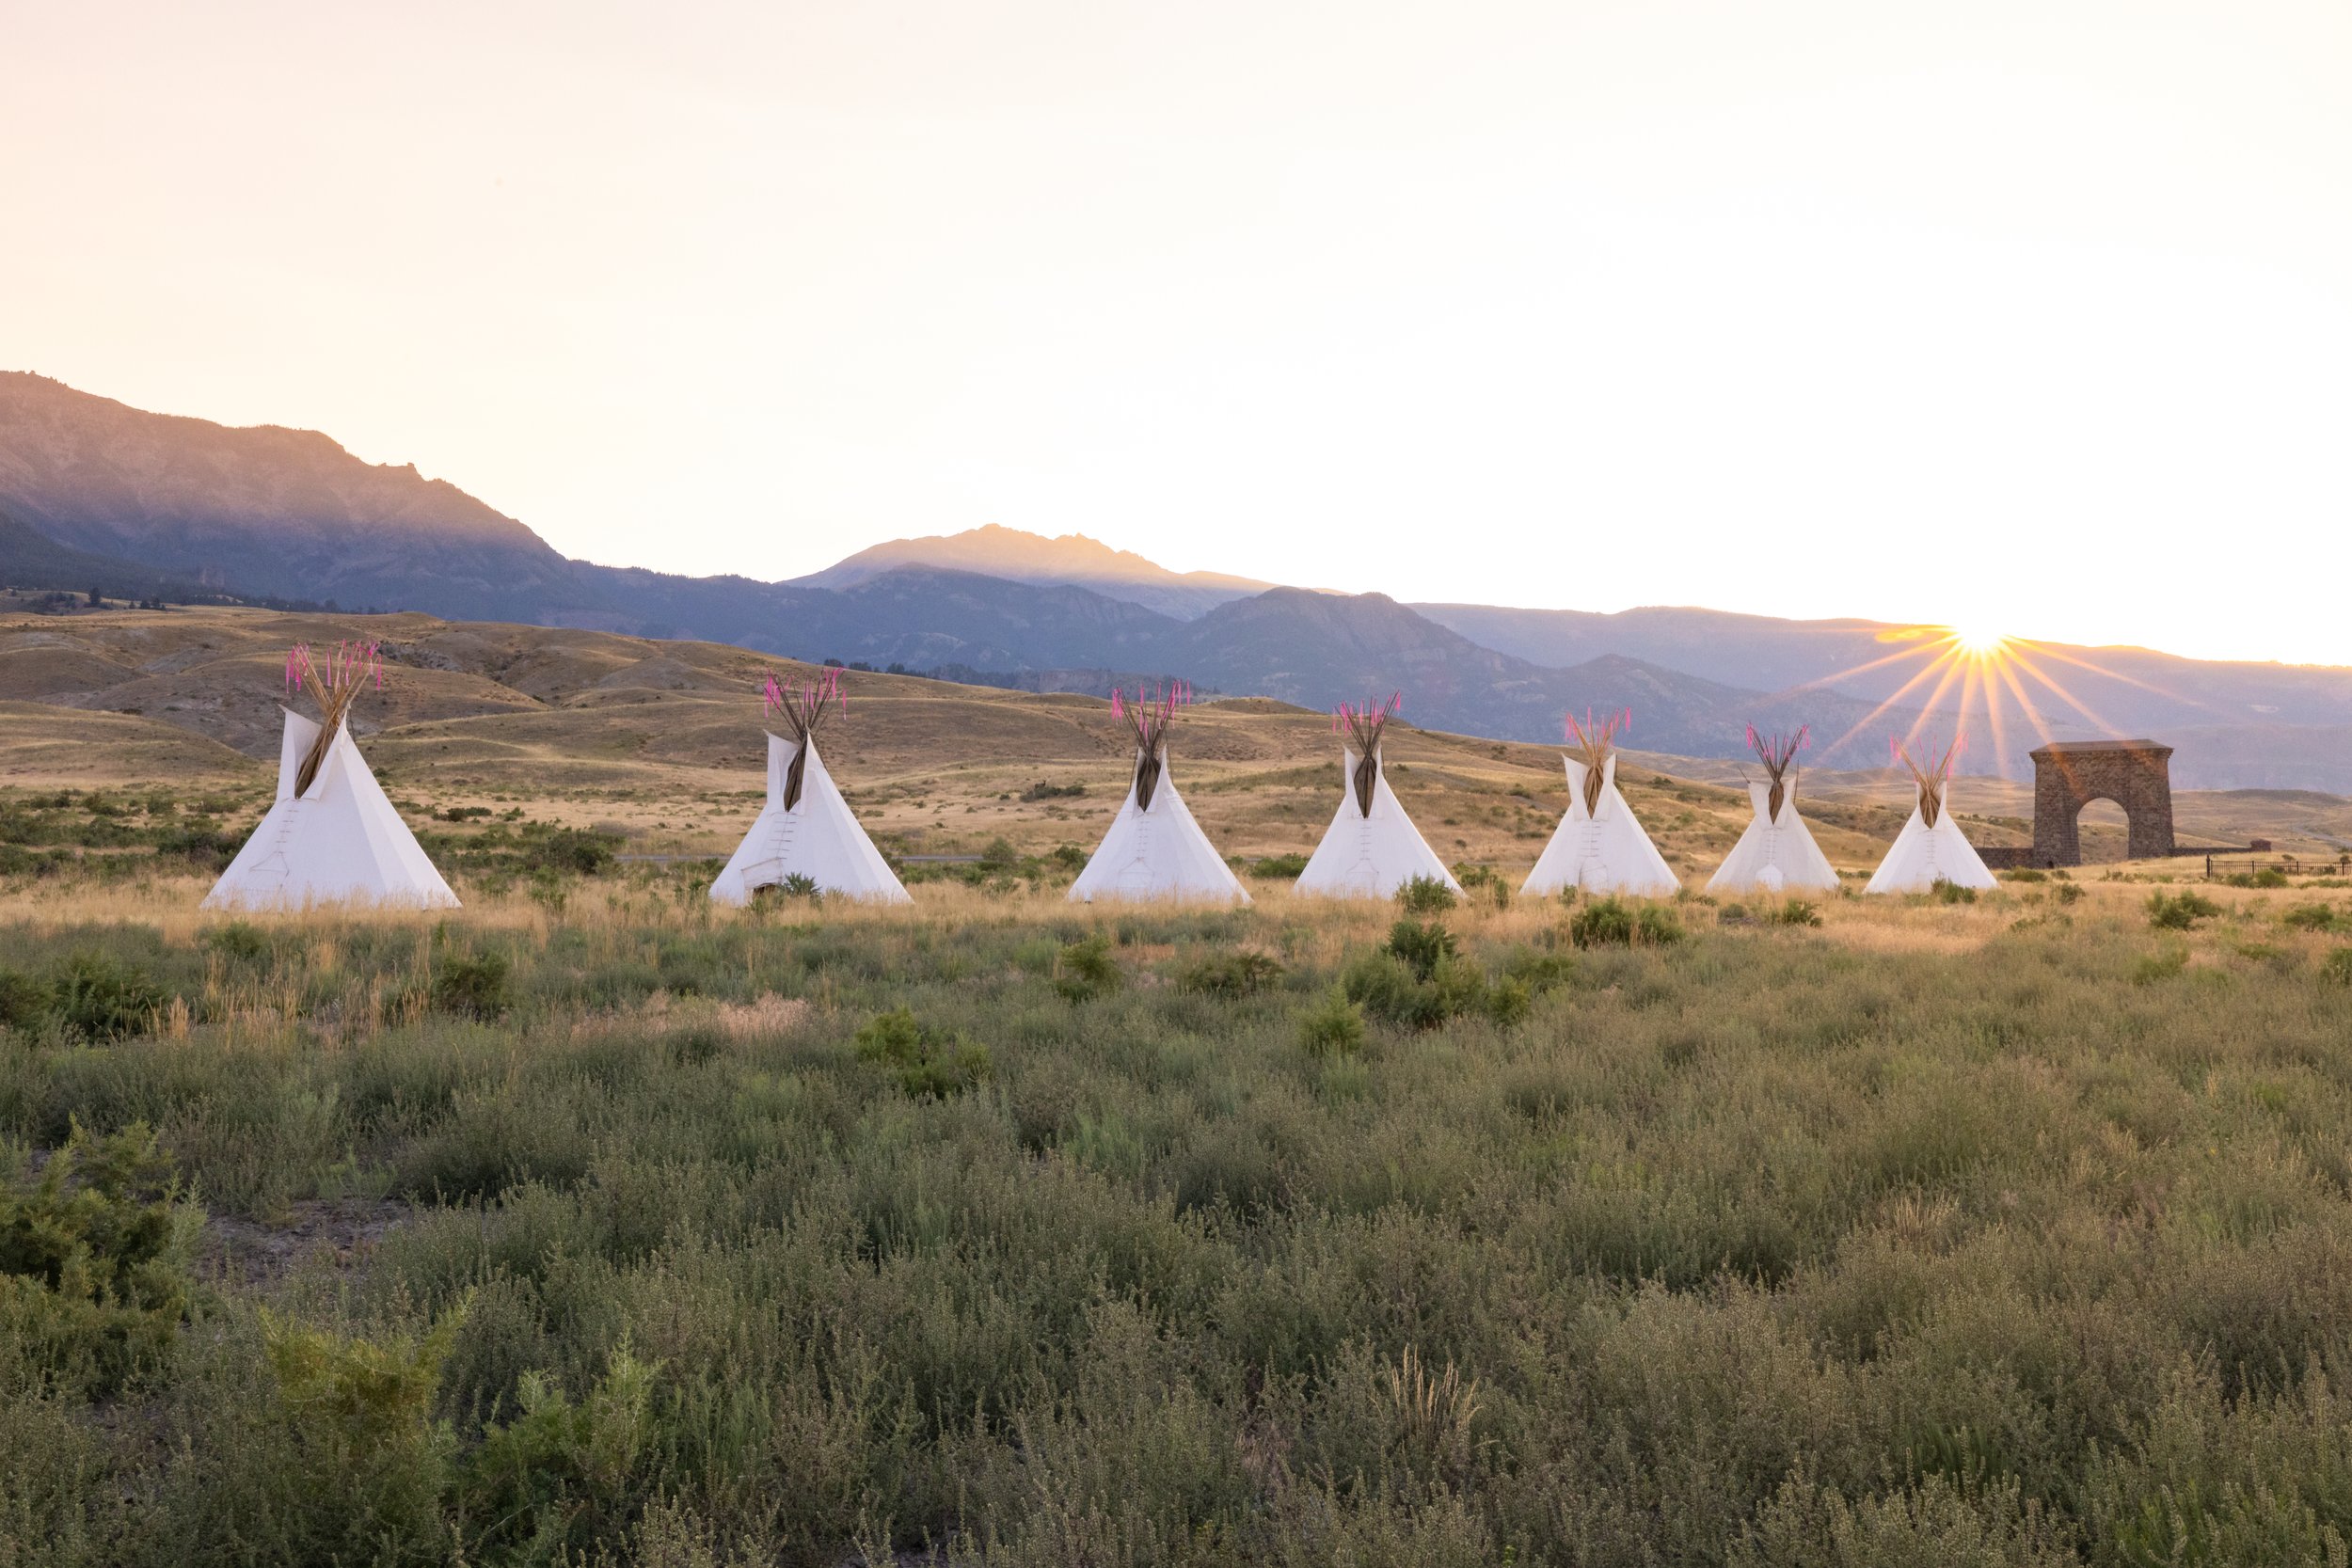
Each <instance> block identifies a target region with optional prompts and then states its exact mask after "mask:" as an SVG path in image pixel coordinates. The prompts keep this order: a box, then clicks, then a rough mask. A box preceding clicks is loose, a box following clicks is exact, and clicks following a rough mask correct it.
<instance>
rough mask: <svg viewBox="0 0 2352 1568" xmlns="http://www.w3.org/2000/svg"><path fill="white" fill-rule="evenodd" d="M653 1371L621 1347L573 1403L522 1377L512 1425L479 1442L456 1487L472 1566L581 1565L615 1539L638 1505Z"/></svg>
mask: <svg viewBox="0 0 2352 1568" xmlns="http://www.w3.org/2000/svg"><path fill="white" fill-rule="evenodd" d="M655 1370H656V1369H655V1367H654V1366H653V1365H652V1364H651V1363H648V1362H644V1361H640V1360H638V1359H637V1358H636V1357H634V1356H632V1355H631V1354H629V1353H628V1349H627V1348H626V1347H623V1348H622V1349H619V1350H616V1351H614V1352H613V1353H612V1359H611V1361H610V1363H609V1364H608V1365H607V1367H606V1370H605V1372H604V1375H603V1376H602V1377H600V1378H599V1379H597V1380H596V1386H595V1387H594V1388H593V1389H592V1390H591V1391H590V1392H589V1394H588V1397H587V1398H586V1399H584V1400H582V1401H580V1402H578V1403H574V1402H572V1401H571V1400H570V1399H568V1398H566V1397H565V1395H564V1391H563V1389H562V1387H561V1386H559V1385H558V1384H557V1383H556V1382H555V1380H554V1379H553V1378H551V1377H549V1376H548V1374H547V1373H546V1372H544V1371H529V1372H525V1373H524V1374H523V1375H522V1377H521V1379H520V1381H519V1383H518V1384H517V1386H516V1405H517V1407H518V1409H517V1413H516V1417H515V1418H514V1419H513V1420H511V1421H508V1422H506V1423H505V1424H503V1425H497V1426H492V1427H490V1428H489V1429H488V1430H487V1431H486V1432H485V1433H484V1434H483V1439H482V1444H481V1447H480V1448H478V1449H475V1450H474V1451H473V1452H472V1453H471V1454H469V1455H468V1456H467V1459H466V1462H465V1464H464V1466H463V1467H462V1470H461V1472H460V1475H459V1478H458V1517H459V1520H460V1525H459V1533H460V1534H461V1535H462V1536H464V1537H466V1538H467V1539H468V1541H469V1544H470V1546H471V1549H472V1552H473V1555H474V1557H475V1560H486V1561H516V1562H540V1561H547V1562H570V1561H574V1560H586V1555H587V1554H588V1553H589V1551H590V1549H591V1548H592V1547H594V1546H596V1544H598V1543H599V1542H606V1541H610V1540H611V1539H612V1538H613V1537H614V1536H616V1535H617V1533H618V1531H619V1528H620V1527H621V1526H622V1525H623V1524H625V1523H626V1522H627V1521H628V1519H629V1518H630V1517H631V1516H632V1515H633V1514H634V1513H635V1512H636V1511H637V1509H638V1508H639V1507H640V1506H642V1504H643V1503H644V1486H643V1483H642V1481H641V1480H640V1474H639V1472H640V1470H641V1468H642V1467H643V1465H644V1463H645V1461H646V1460H647V1459H648V1457H649V1456H651V1454H652V1453H653V1452H654V1449H655V1443H656V1440H657V1438H658V1437H659V1435H660V1433H659V1429H658V1426H657V1423H656V1418H655V1410H654V1392H655V1386H654V1374H655ZM599 1555H601V1554H599Z"/></svg>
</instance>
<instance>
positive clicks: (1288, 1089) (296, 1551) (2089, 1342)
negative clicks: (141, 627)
mask: <svg viewBox="0 0 2352 1568" xmlns="http://www.w3.org/2000/svg"><path fill="white" fill-rule="evenodd" d="M878 706H879V705H878ZM539 809H540V808H539V807H538V806H537V805H536V804H535V803H534V805H533V807H532V810H533V811H534V812H536V811H538V810H539ZM162 815H164V816H170V817H184V816H187V815H188V812H187V811H186V810H184V809H181V810H175V811H172V812H167V813H163V814H162ZM125 853H126V855H127V854H128V853H129V852H128V851H126V852H125ZM141 853H143V854H145V856H146V858H145V860H144V861H143V862H139V863H134V862H132V861H130V860H127V859H126V860H125V862H124V863H123V864H122V865H121V866H118V867H117V868H116V871H115V874H114V875H112V876H110V877H106V878H104V879H99V878H97V877H96V876H95V875H93V874H92V873H91V872H90V871H89V870H88V869H87V868H72V869H68V870H65V871H61V872H53V873H52V874H50V875H46V876H36V877H18V878H14V879H8V880H7V881H6V883H5V885H4V886H0V954H5V955H6V957H5V959H4V960H0V971H5V973H0V1008H5V1009H6V1012H5V1015H4V1016H5V1018H6V1021H7V1023H6V1028H5V1031H4V1033H5V1040H4V1041H0V1132H4V1133H5V1136H6V1138H7V1139H8V1150H9V1154H8V1158H9V1163H10V1164H11V1165H12V1167H13V1175H12V1176H11V1179H10V1185H11V1187H12V1189H13V1191H14V1193H15V1194H16V1196H14V1197H13V1198H12V1199H11V1200H10V1201H9V1206H8V1211H7V1215H6V1223H5V1224H0V1247H5V1248H6V1249H7V1257H8V1267H9V1269H10V1271H11V1273H12V1274H13V1275H15V1276H16V1277H13V1278H8V1279H5V1280H0V1285H4V1286H5V1287H6V1289H5V1291H0V1386H4V1387H5V1399H4V1400H0V1543H5V1545H4V1546H0V1551H4V1552H5V1554H6V1556H7V1558H8V1560H13V1561H40V1562H87V1563H149V1562H152V1563H215V1562H218V1563H228V1562H253V1561H328V1560H340V1561H348V1562H362V1561H364V1562H436V1561H453V1560H464V1561H467V1562H472V1563H519V1562H554V1561H568V1560H580V1561H593V1560H612V1561H632V1562H647V1563H660V1564H691V1563H722V1562H724V1563H754V1562H758V1563H771V1562H786V1563H824V1564H833V1563H841V1562H845V1561H857V1560H866V1561H879V1560H885V1559H886V1557H887V1554H888V1553H889V1552H890V1551H892V1550H894V1549H895V1550H898V1551H913V1550H916V1549H918V1548H921V1547H923V1546H925V1545H927V1544H929V1545H934V1546H944V1547H946V1548H947V1549H948V1551H949V1552H950V1554H951V1556H952V1560H956V1561H959V1562H962V1561H979V1560H987V1561H991V1562H1003V1563H1103V1562H1133V1563H1160V1562H1184V1563H1209V1562H1265V1561H1291V1562H1297V1563H1301V1564H1306V1563H1317V1564H1320V1563H1327V1562H1354V1563H1396V1564H1406V1563H1431V1562H1434V1563H1463V1564H1470V1563H1497V1562H1502V1561H1517V1562H1530V1563H1532V1562H1542V1563H1579V1564H1585V1563H1594V1564H1597V1563H1740V1564H1796V1563H1820V1562H1830V1563H1845V1564H1889V1565H1892V1564H1899V1563H1900V1564H1910V1563H1938V1564H1941V1563H1982V1564H1988V1565H1990V1564H1994V1563H2019V1562H2023V1563H2040V1564H2058V1563H2077V1562H2085V1563H2097V1564H2139V1563H2155V1562H2213V1563H2223V1562H2227V1563H2290V1562H2298V1563H2299V1562H2315V1561H2322V1560H2334V1559H2335V1558H2336V1557H2337V1556H2338V1555H2339V1554H2341V1553H2342V1552H2343V1550H2344V1531H2345V1530H2346V1529H2347V1528H2352V1446H2347V1444H2346V1442H2345V1438H2344V1433H2345V1432H2346V1431H2347V1425H2346V1415H2345V1410H2344V1405H2343V1404H2342V1403H2341V1402H2340V1398H2341V1397H2340V1396H2339V1395H2338V1394H2337V1393H2336V1391H2335V1383H2336V1382H2337V1381H2338V1380H2339V1379H2340V1377H2341V1376H2342V1372H2343V1368H2344V1366H2345V1364H2346V1363H2345V1357H2346V1355H2347V1354H2352V1193H2348V1189H2352V1163H2347V1155H2346V1150H2347V1148H2352V1068H2348V1067H2347V1056H2346V1046H2347V1043H2352V984H2347V982H2352V895H2347V893H2346V892H2345V891H2344V890H2343V889H2341V888H2330V887H2324V886H2322V887H2304V888H2296V889H2284V890H2276V891H2251V890H2248V891H2240V890H2222V891H2220V892H2218V893H2217V894H2216V895H2214V896H2215V900H2216V905H2217V912H2215V913H2212V914H2209V915H2199V914H2196V913H2194V912H2190V913H2188V914H2187V915H2186V916H2185V924H2183V925H2182V926H2181V927H2180V928H2157V927H2152V925H2151V921H2150V916H2149V911H2148V910H2147V908H2146V906H2145V903H2144V900H2145V899H2146V898H2148V897H2149V896H2150V894H2151V889H2150V888H2149V887H2148V886H2146V885H2143V884H2138V883H2128V882H2122V881H2103V880H2096V879H2090V880H2084V881H2079V882H2069V881H2051V882H2042V883H2026V884H2017V885H2015V886H2013V887H2012V888H2011V889H2010V890H2009V891H2007V892H2004V893H2001V894H1998V895H1988V896H1985V897H1981V898H1979V899H1978V900H1976V901H1974V902H1963V903H1948V904H1947V903H1941V902H1936V901H1933V900H1926V899H1922V900H1903V901H1896V902H1891V903H1879V902H1870V901H1865V900H1862V899H1857V898H1843V899H1834V900H1830V901H1828V902H1826V903H1825V904H1824V905H1823V906H1822V907H1821V908H1820V910H1819V911H1817V914H1818V918H1819V919H1820V921H1821V924H1820V925H1818V926H1812V925H1803V924H1799V925H1785V924H1772V923H1758V922H1757V921H1756V919H1755V916H1756V914H1758V913H1759V912H1763V913H1767V914H1769V913H1774V912H1778V911H1771V910H1767V911H1753V910H1749V911H1737V910H1734V909H1732V908H1730V907H1728V906H1724V905H1718V904H1714V903H1711V902H1709V901H1707V900H1704V899H1700V898H1690V899H1686V900H1684V901H1682V902H1679V903H1676V904H1667V905H1661V906H1655V907H1654V908H1656V909H1658V910H1661V911H1665V913H1664V918H1663V921H1662V922H1661V921H1660V920H1659V919H1656V918H1653V920H1652V922H1651V925H1650V927H1649V929H1648V932H1647V938H1648V940H1646V941H1645V942H1638V943H1636V944H1633V945H1623V944H1618V943H1614V942H1610V941H1609V940H1607V938H1608V935H1609V931H1608V928H1607V927H1608V924H1609V923H1608V922H1607V921H1606V920H1605V919H1597V918H1595V917H1594V916H1593V915H1592V914H1591V912H1590V911H1591V910H1592V908H1593V906H1591V905H1589V904H1587V905H1584V906H1575V905H1562V904H1559V903H1556V902H1545V903H1535V902H1531V901H1525V900H1515V901H1512V902H1511V903H1509V904H1508V905H1507V907H1503V908H1496V907H1493V905H1492V904H1491V903H1489V902H1486V901H1483V900H1482V901H1480V902H1477V903H1475V904H1473V905H1466V906H1463V907H1460V908H1457V909H1454V910H1453V911H1446V912H1444V913H1442V914H1439V915H1437V916H1434V917H1433V919H1434V920H1436V921H1437V922H1438V923H1440V924H1442V925H1443V927H1445V928H1446V929H1447V930H1448V931H1449V932H1450V933H1451V934H1452V937H1453V939H1454V944H1455V946H1456V948H1457V949H1458V951H1457V952H1455V953H1454V954H1453V955H1452V956H1447V955H1446V954H1444V953H1443V952H1442V950H1441V949H1439V948H1437V947H1434V946H1432V945H1431V939H1429V938H1427V937H1426V936H1423V937H1422V938H1421V939H1420V940H1419V941H1407V942H1402V943H1396V942H1394V941H1393V934H1392V932H1391V923H1392V921H1394V919H1395V918H1396V915H1397V911H1395V910H1394V909H1392V908H1388V907H1380V906H1375V907H1337V908H1334V907H1327V906H1319V905H1311V904H1309V903H1306V902H1304V901H1296V900H1293V899H1292V898H1290V897H1289V896H1288V895H1287V893H1286V892H1285V890H1284V888H1283V887H1282V886H1281V884H1280V883H1279V882H1276V881H1259V882H1256V883H1253V891H1254V892H1256V893H1257V895H1258V897H1259V902H1258V904H1257V906H1256V907H1255V908H1253V909H1250V910H1248V911H1231V912H1228V911H1215V912H1209V911H1082V910H1073V909H1072V908H1070V907H1069V906H1067V905H1065V904H1063V903H1061V902H1060V901H1059V899H1058V896H1057V889H1056V888H1055V887H1054V886H1052V885H1050V879H1048V881H1049V885H1045V886H1043V887H1041V888H1039V889H1036V890H1034V891H1033V890H1031V889H1030V888H1029V887H1027V886H1026V885H1025V884H1024V883H1022V882H1021V881H1020V880H1019V879H1013V878H1009V877H1008V878H1001V879H997V881H996V882H995V884H994V889H993V891H989V890H983V889H978V888H967V887H961V886H943V885H939V884H930V885H927V886H923V887H919V888H917V890H916V891H917V894H918V896H919V900H920V901H919V902H918V903H917V905H916V906H915V907H914V909H912V910H904V911H866V910H859V909H852V908H836V907H830V906H824V905H818V906H815V907H810V906H806V905H800V904H789V903H787V904H783V905H778V906H775V907H772V908H762V909H755V910H754V911H747V912H745V913H742V914H739V915H729V914H723V913H722V914H714V913H713V912H712V911H711V910H710V908H709V906H708V905H707V901H705V900H703V899H702V898H701V897H700V896H699V893H698V889H697V887H696V885H695V884H694V882H693V881H692V880H691V879H689V878H688V877H687V876H685V875H683V874H682V869H683V868H680V871H673V872H660V871H657V870H656V869H654V868H652V867H647V866H638V867H634V868H628V867H620V868H608V869H606V870H605V871H603V872H602V873H600V874H597V875H592V876H580V875H577V874H573V873H569V872H564V873H561V874H560V875H556V876H554V877H552V878H547V879H540V880H535V881H528V882H527V881H526V879H524V878H523V877H522V876H521V875H520V874H510V873H508V872H504V871H495V872H484V873H480V874H474V873H469V872H468V871H466V870H464V869H462V868H461V869H460V871H459V873H458V875H457V877H456V881H457V883H458V886H459V889H460V891H461V893H463V894H464V895H466V896H467V898H468V901H469V907H468V908H467V910H466V911H464V912H463V913H461V914H457V915H454V916H452V917H450V918H447V919H445V920H428V919H422V918H405V917H398V916H378V917H361V918H353V917H345V916H341V915H337V914H333V913H317V914H313V915H310V916H308V917H286V918H278V919H266V920H256V921H222V920H219V919H216V918H213V917H207V916H202V915H199V914H198V913H197V912H196V911H195V908H194V906H195V902H196V900H197V898H198V896H199V895H200V893H201V891H202V888H203V885H204V880H203V878H202V877H201V876H200V875H191V874H190V873H188V872H187V871H184V870H175V869H174V867H175V865H177V864H182V863H183V862H179V861H176V860H175V858H174V856H173V854H172V853H170V852H162V853H157V852H153V851H142V852H141ZM494 884H495V885H510V884H511V886H512V888H513V891H510V892H508V893H506V894H503V895H501V894H499V893H496V892H492V891H489V889H490V887H491V886H492V885H494ZM2155 891H2156V892H2157V893H2159V894H2161V895H2165V896H2167V897H2169V896H2170V895H2169V893H2167V892H2166V890H2162V889H2158V890H2155ZM1580 916H1582V917H1583V924H1582V926H1581V927H1580V926H1579V924H1578V922H1579V919H1580ZM1424 929H1425V928H1424ZM1406 934H1407V936H1410V935H1411V934H1412V933H1410V932H1408V933H1406ZM1580 936H1581V941H1580ZM1391 945H1396V946H1399V947H1401V948H1402V950H1403V951H1404V952H1405V953H1406V954H1408V955H1412V956H1413V958H1417V959H1418V960H1419V961H1420V962H1421V963H1422V966H1423V969H1425V971H1426V977H1425V978H1424V977H1422V970H1416V969H1415V968H1414V967H1413V962H1412V960H1411V959H1408V958H1399V957H1393V956H1391V955H1390V953H1389V952H1388V949H1389V948H1390V947H1391ZM1351 998H1352V999H1353V1000H1350V999H1351ZM898 1009H905V1010H906V1015H907V1016H906V1018H905V1019H904V1021H903V1022H898V1023H893V1022H890V1019H889V1015H891V1014H893V1013H894V1012H895V1011H897V1010H898ZM878 1021H880V1022H878ZM976 1048H977V1049H976ZM76 1128H79V1129H81V1130H82V1133H83V1136H84V1137H85V1138H86V1139H87V1140H103V1139H107V1138H110V1137H112V1138H116V1139H118V1140H119V1139H120V1138H122V1137H124V1136H126V1135H127V1136H128V1137H129V1138H130V1139H131V1140H132V1142H131V1144H130V1145H124V1144H122V1143H120V1142H118V1143H116V1144H115V1145H112V1146H109V1148H110V1155H111V1159H112V1162H113V1163H112V1165H111V1166H109V1165H108V1164H106V1163H105V1162H104V1161H99V1162H98V1163H97V1164H91V1163H90V1161H89V1157H88V1156H87V1154H77V1157H78V1158H81V1159H82V1160H83V1165H82V1169H83V1170H85V1171H86V1172H91V1171H94V1172H95V1178H94V1180H90V1181H88V1182H87V1183H84V1184H80V1185H79V1186H78V1187H73V1186H69V1187H59V1188H56V1189H55V1190H53V1191H51V1192H50V1193H49V1194H48V1196H43V1194H42V1191H41V1189H40V1187H39V1186H38V1185H37V1184H36V1182H37V1178H36V1175H35V1172H36V1171H38V1172H39V1173H40V1175H42V1176H57V1175H61V1174H63V1170H64V1167H65V1166H66V1165H68V1164H72V1161H71V1160H66V1159H62V1158H61V1156H60V1155H59V1153H58V1151H59V1150H60V1149H62V1148H67V1147H68V1146H69V1144H70V1142H71V1140H72V1137H73V1135H74V1130H75V1129H76ZM142 1128H144V1129H149V1130H151V1131H152V1132H153V1133H154V1134H155V1136H156V1137H157V1139H158V1140H159V1145H158V1150H157V1152H156V1155H155V1157H154V1162H153V1163H152V1164H151V1165H150V1166H149V1167H148V1168H146V1169H144V1170H142V1169H141V1168H140V1166H139V1162H138V1160H137V1159H136V1158H135V1151H136V1141H137V1140H138V1138H139V1137H141V1136H142V1134H141V1133H140V1132H139V1131H138V1130H139V1129H142ZM172 1180H177V1181H178V1182H180V1183H182V1185H180V1186H178V1187H176V1188H175V1187H172V1186H170V1185H169V1184H168V1183H169V1182H171V1181H172ZM77 1190H78V1191H79V1192H80V1194H81V1196H80V1197H78V1198H76V1197H75V1196H72V1195H73V1193H74V1192H75V1191H77ZM108 1194H112V1195H114V1196H113V1197H111V1198H109V1197H107V1196H105V1195H108ZM110 1268H111V1269H113V1270H114V1271H115V1273H114V1275H113V1280H114V1283H113V1284H112V1286H110V1287H109V1286H104V1285H103V1280H104V1278H105V1275H106V1271H107V1270H108V1269H110Z"/></svg>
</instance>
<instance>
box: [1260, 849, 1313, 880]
mask: <svg viewBox="0 0 2352 1568" xmlns="http://www.w3.org/2000/svg"><path fill="white" fill-rule="evenodd" d="M1306 869H1307V857H1306V856H1304V855H1264V856H1262V857H1260V858H1259V859H1257V860H1254V861H1251V862H1250V863H1249V874H1250V875H1251V876H1252V877H1255V878H1258V879H1260V880H1262V881H1269V882H1273V881H1280V882H1295V881H1296V880H1297V879H1298V878H1299V875H1300V874H1301V873H1302V872H1304V871H1305V870H1306Z"/></svg>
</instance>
